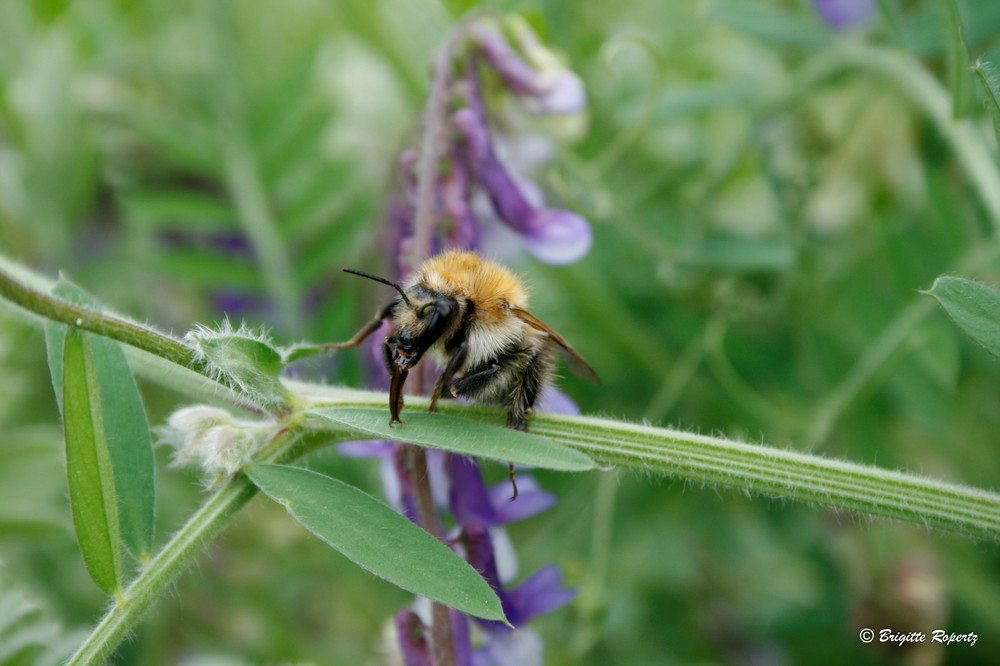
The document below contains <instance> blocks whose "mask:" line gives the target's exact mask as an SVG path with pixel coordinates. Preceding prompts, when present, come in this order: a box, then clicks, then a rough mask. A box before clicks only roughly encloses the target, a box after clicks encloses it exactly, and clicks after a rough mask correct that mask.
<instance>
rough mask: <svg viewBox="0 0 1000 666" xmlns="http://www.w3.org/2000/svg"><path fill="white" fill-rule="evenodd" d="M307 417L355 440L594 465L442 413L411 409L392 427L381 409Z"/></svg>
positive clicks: (570, 466) (550, 465)
mask: <svg viewBox="0 0 1000 666" xmlns="http://www.w3.org/2000/svg"><path fill="white" fill-rule="evenodd" d="M307 414H310V415H313V416H316V417H318V418H320V419H323V420H326V421H332V422H333V423H337V424H340V425H343V426H346V427H348V428H352V429H355V430H357V431H358V433H359V434H358V437H371V438H373V439H387V440H398V441H401V442H407V443H409V444H417V445H419V446H430V447H433V448H437V449H443V450H445V451H452V452H454V453H461V454H464V455H469V456H480V457H483V458H490V459H493V460H498V461H501V462H510V463H515V464H518V465H530V466H532V467H541V468H542V469H555V470H563V471H573V472H580V471H583V470H588V469H593V467H594V463H593V461H592V460H590V458H588V457H587V456H586V455H584V454H582V453H579V452H578V451H574V450H572V449H569V448H566V447H565V446H561V445H559V444H557V443H555V442H553V441H552V440H550V439H546V438H545V437H539V436H537V435H532V434H529V433H523V432H518V431H516V430H511V429H509V428H498V427H496V426H489V425H481V424H477V423H470V422H469V421H468V420H467V419H456V418H453V417H450V416H444V415H442V414H429V413H427V412H423V411H410V412H407V413H406V416H405V417H404V422H403V423H397V424H395V425H389V420H388V418H387V417H386V411H385V409H382V408H379V409H372V408H366V407H327V408H320V409H314V410H311V411H310V412H307Z"/></svg>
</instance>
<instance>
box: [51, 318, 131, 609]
mask: <svg viewBox="0 0 1000 666" xmlns="http://www.w3.org/2000/svg"><path fill="white" fill-rule="evenodd" d="M86 335H87V334H86V333H83V332H81V331H78V330H76V329H72V330H70V331H69V332H68V333H67V334H66V344H65V346H64V347H63V363H62V366H63V380H62V386H63V399H62V405H63V431H64V432H65V435H66V469H67V471H68V473H69V497H70V503H71V504H72V506H73V524H74V525H75V526H76V535H77V539H78V540H79V542H80V550H81V551H82V552H83V561H84V562H86V564H87V570H88V571H89V572H90V577H91V578H93V579H94V582H95V583H97V587H99V588H101V590H103V591H104V592H105V593H106V594H120V588H121V584H122V564H121V546H120V544H119V538H120V536H121V524H120V523H119V520H118V496H117V493H116V489H115V478H114V468H113V467H112V463H111V454H110V452H109V451H108V437H107V433H106V430H105V423H104V419H103V414H102V409H101V389H100V386H99V385H98V380H97V371H96V369H95V368H94V355H93V353H92V352H91V349H90V341H89V340H87V337H86Z"/></svg>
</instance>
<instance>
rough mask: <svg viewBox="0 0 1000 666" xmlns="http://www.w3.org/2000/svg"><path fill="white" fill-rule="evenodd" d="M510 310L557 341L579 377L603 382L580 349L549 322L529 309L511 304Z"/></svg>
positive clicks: (571, 368) (570, 366) (598, 382)
mask: <svg viewBox="0 0 1000 666" xmlns="http://www.w3.org/2000/svg"><path fill="white" fill-rule="evenodd" d="M510 310H511V312H512V313H513V314H514V316H515V317H517V318H518V319H520V320H521V321H523V322H524V323H525V324H527V325H528V326H530V327H531V328H533V329H535V330H536V331H541V332H542V333H545V334H546V335H548V336H549V337H550V338H552V339H553V340H555V341H556V344H558V345H559V347H560V349H561V351H562V353H563V357H564V358H565V359H566V365H567V366H568V367H569V369H570V370H572V371H573V374H575V375H576V376H578V377H583V378H584V379H589V380H590V381H592V382H594V383H595V384H600V383H601V380H600V379H598V377H597V373H596V372H594V369H593V368H592V367H590V364H589V363H587V361H586V360H584V358H583V357H582V356H580V353H579V352H578V351H576V350H575V349H573V346H572V345H571V344H570V343H568V342H566V338H564V337H563V336H561V335H559V334H558V333H556V332H555V331H554V330H553V329H552V328H551V327H550V326H549V325H548V324H546V323H545V322H543V321H542V320H541V319H539V318H538V317H536V316H535V315H533V314H531V313H530V312H528V311H527V310H524V309H521V308H518V307H514V306H511V308H510Z"/></svg>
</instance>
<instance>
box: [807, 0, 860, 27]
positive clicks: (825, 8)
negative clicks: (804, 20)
mask: <svg viewBox="0 0 1000 666" xmlns="http://www.w3.org/2000/svg"><path fill="white" fill-rule="evenodd" d="M813 6H814V7H815V8H816V13H817V14H819V15H820V18H822V19H823V20H824V21H825V22H826V24H827V25H829V26H830V27H831V28H833V29H834V30H848V29H850V28H853V27H855V26H857V25H860V24H861V23H864V22H865V21H867V20H868V19H869V18H871V16H872V14H874V11H875V3H874V2H873V0H813Z"/></svg>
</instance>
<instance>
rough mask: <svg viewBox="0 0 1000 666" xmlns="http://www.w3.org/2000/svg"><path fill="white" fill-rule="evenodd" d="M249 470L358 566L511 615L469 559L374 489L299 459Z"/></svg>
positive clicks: (480, 613) (483, 611) (467, 608)
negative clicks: (345, 480)
mask: <svg viewBox="0 0 1000 666" xmlns="http://www.w3.org/2000/svg"><path fill="white" fill-rule="evenodd" d="M246 474H247V476H248V477H250V480H251V481H253V482H254V484H256V486H257V487H258V488H260V489H261V490H262V491H263V492H264V493H265V494H266V495H268V496H269V497H271V498H272V499H273V500H275V501H276V502H278V503H279V504H282V505H283V506H284V507H285V508H286V509H288V512H289V513H290V514H292V516H293V517H294V518H295V519H296V520H297V521H299V522H300V523H301V524H302V525H303V526H304V527H305V528H306V529H307V530H309V531H310V532H312V533H313V534H315V535H316V536H317V537H319V538H320V539H322V540H323V541H325V542H326V543H328V544H329V545H331V546H333V547H334V548H336V549H337V550H339V551H340V552H341V553H343V554H344V555H345V556H346V557H347V558H348V559H350V560H351V561H353V562H354V563H355V564H357V565H358V566H360V567H362V568H364V569H367V570H368V571H370V572H371V573H373V574H375V575H376V576H379V577H380V578H384V579H385V580H387V581H389V582H390V583H393V584H395V585H398V586H399V587H401V588H403V589H404V590H409V591H410V592H413V593H415V594H419V595H421V596H424V597H427V598H428V599H432V600H434V601H439V602H441V603H443V604H445V605H447V606H451V607H452V608H454V609H456V610H459V611H462V612H463V613H469V614H470V615H475V616H476V617H481V618H485V619H489V620H500V621H504V620H505V618H504V613H503V609H502V608H501V605H500V599H499V598H498V597H497V595H496V593H495V592H494V591H493V589H492V588H490V586H489V584H488V583H487V582H486V581H485V580H484V579H483V577H482V576H481V575H479V573H478V572H477V571H476V570H475V569H473V568H472V566H471V565H469V563H468V562H466V561H465V560H463V559H462V558H460V557H459V556H458V555H456V554H455V553H454V552H453V551H452V550H451V549H450V548H448V547H447V546H445V545H444V544H443V543H441V542H440V541H439V540H437V539H435V538H434V537H433V536H431V535H430V534H428V533H427V532H426V531H424V530H423V529H421V528H420V527H418V526H417V525H414V524H413V523H412V522H410V521H409V520H408V519H407V518H405V517H404V516H402V515H400V514H398V513H396V512H395V511H393V510H392V509H390V508H389V507H387V506H386V505H385V504H383V503H381V502H379V501H378V500H377V499H375V498H374V497H372V496H370V495H368V494H366V493H364V492H362V491H360V490H358V489H357V488H354V487H352V486H349V485H347V484H346V483H343V482H341V481H338V480H336V479H332V478H330V477H328V476H324V475H322V474H319V473H317V472H313V471H310V470H307V469H301V468H298V467H287V466H284V465H265V464H258V465H253V466H251V467H250V468H249V469H248V470H247V472H246Z"/></svg>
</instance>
